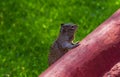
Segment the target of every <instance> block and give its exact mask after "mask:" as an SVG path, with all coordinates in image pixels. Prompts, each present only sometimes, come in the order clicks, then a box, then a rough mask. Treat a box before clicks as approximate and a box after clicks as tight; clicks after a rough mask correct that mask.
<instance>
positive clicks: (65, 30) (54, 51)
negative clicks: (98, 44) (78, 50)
mask: <svg viewBox="0 0 120 77" xmlns="http://www.w3.org/2000/svg"><path fill="white" fill-rule="evenodd" d="M76 29H77V25H75V24H61V29H60V33H59V36H58V38H57V39H56V41H55V42H54V43H53V45H52V46H51V48H50V53H49V55H48V64H49V66H50V65H52V64H53V63H54V62H56V61H57V60H58V59H59V58H60V57H62V56H63V55H64V54H65V53H66V52H68V50H69V49H73V48H75V47H77V46H79V42H78V43H75V44H74V43H73V42H72V41H73V39H74V35H75V31H76Z"/></svg>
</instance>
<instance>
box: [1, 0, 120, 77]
mask: <svg viewBox="0 0 120 77" xmlns="http://www.w3.org/2000/svg"><path fill="white" fill-rule="evenodd" d="M119 5H120V0H116V1H115V0H96V1H92V0H91V1H90V0H86V1H85V0H1V1H0V77H37V76H38V75H39V74H40V73H41V72H42V71H44V70H45V69H46V68H47V67H48V64H47V59H48V57H47V56H48V52H49V47H50V45H51V44H52V43H53V41H54V40H55V39H56V37H57V35H58V33H59V29H60V24H61V23H68V22H72V23H75V24H78V25H79V28H78V31H77V33H76V39H75V40H81V39H83V38H84V37H85V36H86V35H87V34H89V33H90V32H91V31H92V30H94V29H95V28H96V27H97V26H98V25H99V24H100V23H102V22H103V21H104V20H106V19H107V18H108V17H109V16H110V15H111V14H113V13H114V12H115V11H116V10H117V9H118V8H119Z"/></svg>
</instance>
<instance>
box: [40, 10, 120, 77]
mask: <svg viewBox="0 0 120 77" xmlns="http://www.w3.org/2000/svg"><path fill="white" fill-rule="evenodd" d="M80 44H81V45H80V46H79V47H77V48H74V49H72V50H70V51H69V52H68V53H66V54H65V55H64V56H63V57H62V58H60V59H59V60H58V61H57V62H55V63H54V64H53V65H52V66H50V67H49V68H48V69H47V70H46V71H45V72H43V73H42V74H41V75H40V76H39V77H102V76H103V75H104V73H105V72H107V71H109V70H110V69H111V68H112V67H113V65H115V64H116V63H117V62H119V61H120V10H118V11H117V12H115V13H114V14H113V15H112V16H111V17H110V18H109V19H108V20H106V21H105V22H104V23H102V24H101V25H100V26H99V27H98V28H97V29H95V30H94V31H93V32H92V33H90V34H89V35H88V36H87V37H86V38H84V39H83V40H82V41H81V42H80Z"/></svg>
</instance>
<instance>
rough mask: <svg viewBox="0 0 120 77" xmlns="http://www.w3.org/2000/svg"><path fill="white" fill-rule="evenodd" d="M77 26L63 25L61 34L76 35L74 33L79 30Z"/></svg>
mask: <svg viewBox="0 0 120 77" xmlns="http://www.w3.org/2000/svg"><path fill="white" fill-rule="evenodd" d="M77 27H78V26H77V25H76V24H71V23H70V24H61V29H60V32H61V33H65V34H74V32H75V31H76V29H77Z"/></svg>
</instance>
